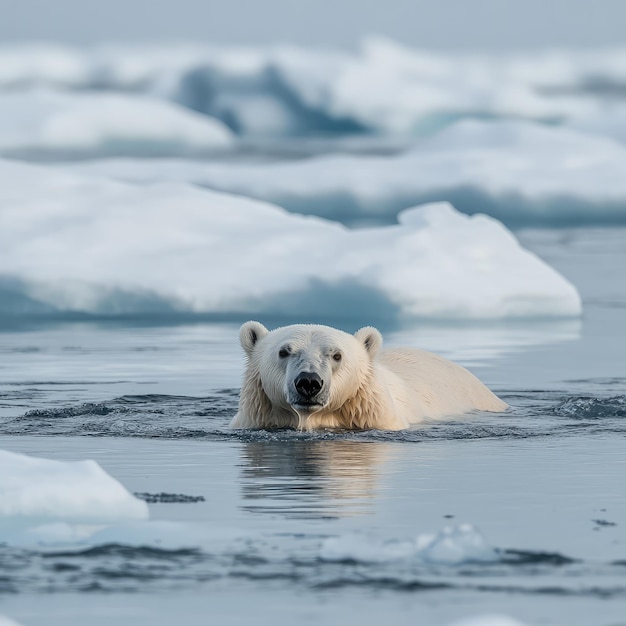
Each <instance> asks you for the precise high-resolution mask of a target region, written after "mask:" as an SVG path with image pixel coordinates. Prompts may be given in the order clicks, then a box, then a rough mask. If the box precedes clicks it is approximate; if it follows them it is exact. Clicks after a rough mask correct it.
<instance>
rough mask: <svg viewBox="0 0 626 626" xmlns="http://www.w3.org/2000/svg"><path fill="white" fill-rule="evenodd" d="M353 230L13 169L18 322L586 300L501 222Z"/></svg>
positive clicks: (430, 311) (480, 307)
mask: <svg viewBox="0 0 626 626" xmlns="http://www.w3.org/2000/svg"><path fill="white" fill-rule="evenodd" d="M399 221H400V223H399V224H397V225H393V226H387V227H381V228H372V229H362V230H349V229H347V228H345V227H344V226H342V225H340V224H338V223H335V222H330V221H326V220H323V219H320V218H316V217H310V216H309V217H303V216H298V215H293V214H290V213H288V212H286V211H284V210H283V209H281V208H279V207H276V206H273V205H269V204H265V203H261V202H258V201H255V200H249V199H245V198H240V197H237V196H232V195H227V194H222V193H216V192H210V191H205V190H200V189H196V188H193V187H189V186H185V185H181V184H156V185H146V186H136V185H131V184H127V183H120V182H116V181H110V180H107V179H98V178H89V177H83V176H78V175H75V174H73V173H69V172H65V171H63V170H59V169H54V168H43V167H36V166H31V165H25V164H20V163H13V162H10V161H4V162H0V268H1V270H2V275H3V280H2V282H1V283H0V290H2V292H3V293H2V298H1V299H0V302H1V303H2V308H3V311H2V312H3V313H5V314H21V313H24V312H30V313H50V312H54V311H76V312H84V313H92V314H100V315H115V314H133V313H134V314H144V313H155V312H156V313H169V314H173V313H181V312H185V313H204V314H206V313H210V314H220V315H233V314H235V315H238V316H239V317H241V316H245V317H250V316H261V315H274V316H279V317H283V318H284V317H285V316H291V317H300V319H302V318H305V319H309V320H310V319H314V318H317V319H320V318H324V319H327V320H328V319H331V318H332V319H352V318H354V317H355V316H358V315H361V314H362V311H363V307H364V306H365V305H367V307H368V311H369V313H370V315H371V316H372V318H378V319H393V320H397V319H410V318H425V317H426V318H437V319H440V318H447V319H485V318H487V319H496V318H510V317H513V318H517V317H526V318H528V317H535V318H536V317H554V316H557V317H563V316H577V315H579V314H580V312H581V301H580V297H579V295H578V293H577V291H576V289H575V288H574V287H573V286H572V285H571V284H570V283H569V282H567V281H566V280H565V279H564V278H563V277H562V276H560V275H559V274H558V273H557V272H555V271H554V270H553V269H551V268H550V267H549V266H548V265H546V264H545V263H544V262H543V261H541V260H540V259H539V258H538V257H536V256H535V255H533V254H531V253H529V252H528V251H526V250H524V249H523V248H522V247H521V246H520V245H519V243H518V242H517V240H516V239H515V237H514V236H513V235H512V234H511V233H510V232H509V231H508V230H507V229H506V228H505V227H504V226H503V225H502V224H500V223H499V222H497V221H496V220H494V219H492V218H489V217H487V216H484V215H476V216H473V217H469V216H466V215H463V214H461V213H459V212H457V211H456V210H455V209H454V208H453V207H452V206H451V205H449V204H446V203H439V204H431V205H426V206H423V207H418V208H414V209H411V210H408V211H405V212H403V213H401V214H400V216H399Z"/></svg>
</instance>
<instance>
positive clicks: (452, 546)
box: [320, 524, 498, 565]
mask: <svg viewBox="0 0 626 626" xmlns="http://www.w3.org/2000/svg"><path fill="white" fill-rule="evenodd" d="M320 557H321V558H322V560H324V561H355V562H363V563H384V562H387V561H401V560H405V559H417V560H419V561H421V562H423V563H426V564H429V565H458V564H461V563H468V562H477V561H478V562H491V561H494V560H497V559H498V553H497V552H496V550H494V549H493V548H492V547H491V546H489V545H488V544H487V542H486V541H485V539H484V537H483V536H482V535H481V534H480V532H479V531H478V530H477V529H476V528H474V527H473V526H471V525H470V524H463V525H460V526H450V527H446V528H444V529H443V530H441V531H440V532H439V533H437V534H436V535H430V534H425V535H418V536H417V537H416V538H415V540H414V541H400V540H397V539H393V540H381V539H378V538H375V537H369V536H367V535H364V534H358V533H353V534H347V535H340V536H337V537H329V538H328V539H325V540H324V542H323V543H322V545H321V548H320Z"/></svg>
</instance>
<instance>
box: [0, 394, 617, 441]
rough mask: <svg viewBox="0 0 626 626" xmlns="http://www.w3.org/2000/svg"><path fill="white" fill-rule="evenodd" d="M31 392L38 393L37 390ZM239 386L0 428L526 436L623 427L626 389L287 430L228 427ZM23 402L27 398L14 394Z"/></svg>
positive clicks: (128, 399) (358, 436) (32, 415)
mask: <svg viewBox="0 0 626 626" xmlns="http://www.w3.org/2000/svg"><path fill="white" fill-rule="evenodd" d="M30 393H32V394H34V396H37V394H39V391H38V390H37V389H33V390H31V391H30ZM238 395H239V390H237V389H223V390H220V391H216V392H214V393H213V394H211V395H209V396H206V397H202V398H197V397H189V396H167V395H158V394H147V395H135V396H122V397H120V398H115V399H113V400H110V401H106V402H99V403H91V402H89V403H83V404H78V405H74V406H61V407H50V408H43V409H36V410H31V411H27V412H25V413H23V414H22V415H19V416H17V417H11V418H6V419H5V420H3V422H2V423H1V424H0V434H5V435H8V434H12V435H29V434H38V435H39V434H46V435H65V436H77V435H78V436H80V435H83V436H92V437H107V436H113V437H140V438H162V439H210V440H216V439H217V440H219V439H228V440H231V439H239V440H242V441H248V442H254V441H259V442H261V441H265V442H273V441H311V440H320V441H323V440H329V439H333V440H334V439H350V440H356V441H394V442H406V443H415V442H423V441H431V440H444V441H448V440H465V439H500V438H503V439H526V438H530V437H548V436H553V435H560V436H563V435H565V436H567V435H568V434H579V433H580V431H581V429H585V430H586V431H588V432H589V433H596V432H620V433H623V432H626V421H625V420H623V419H622V418H623V417H625V416H626V396H624V395H617V396H610V397H593V396H591V397H581V396H574V397H567V396H565V397H564V394H563V393H559V392H545V391H537V390H533V391H526V392H515V393H511V394H504V395H503V398H504V399H505V400H506V401H507V402H509V404H510V405H511V406H512V408H511V409H510V410H509V411H507V412H506V413H504V414H484V413H483V414H476V415H471V416H464V417H461V418H454V419H450V420H447V421H442V422H426V423H423V424H419V425H417V426H415V427H414V428H412V429H411V430H407V431H400V432H387V431H362V432H348V431H319V432H313V433H305V432H297V431H292V430H274V431H231V430H229V429H228V423H229V421H230V419H231V418H232V416H233V415H234V414H235V413H236V411H237V402H238ZM19 400H20V402H21V403H23V402H24V400H27V398H26V397H25V395H24V392H21V393H20V397H19Z"/></svg>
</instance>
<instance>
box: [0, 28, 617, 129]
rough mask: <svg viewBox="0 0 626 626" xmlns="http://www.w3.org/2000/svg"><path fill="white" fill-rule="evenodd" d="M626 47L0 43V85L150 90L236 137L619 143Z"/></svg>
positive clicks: (374, 42)
mask: <svg viewBox="0 0 626 626" xmlns="http://www.w3.org/2000/svg"><path fill="white" fill-rule="evenodd" d="M625 67H626V48H617V49H612V50H596V51H593V50H592V51H567V50H563V51H554V50H553V51H545V52H540V53H536V54H515V55H498V56H497V57H495V56H487V55H467V54H462V55H461V54H442V53H434V52H428V51H424V50H414V49H411V48H408V47H405V46H401V45H398V44H395V43H393V42H391V41H386V40H383V39H376V38H372V39H368V40H366V41H365V42H364V43H363V45H362V46H361V47H360V49H359V50H358V51H356V52H353V53H350V52H340V51H326V50H315V49H306V48H298V47H287V46H272V47H261V48H232V47H210V46H202V45H170V46H120V45H109V46H100V47H96V48H91V49H87V50H83V49H78V48H70V47H64V46H54V45H42V44H37V45H31V46H28V45H5V46H3V47H1V48H0V89H2V88H4V89H26V88H32V87H50V86H54V87H61V88H65V89H85V88H92V89H94V88H95V89H103V90H111V91H126V92H128V91H134V92H146V93H153V94H156V95H158V96H160V97H163V98H167V99H170V100H173V101H175V102H179V103H180V104H182V105H184V106H186V107H188V108H190V109H193V110H196V111H199V112H201V113H204V114H207V115H211V116H215V117H218V118H220V119H222V120H223V121H224V122H226V123H227V124H228V125H229V126H230V127H231V128H232V129H233V130H235V131H236V132H238V133H240V134H242V135H266V136H267V135H272V136H289V135H306V134H311V133H319V132H327V133H332V134H343V133H355V132H372V133H391V134H416V135H423V134H430V133H432V132H433V131H435V130H437V129H439V128H441V127H443V126H447V125H448V124H450V123H452V122H454V121H455V120H458V119H460V118H512V119H519V118H525V119H531V120H537V121H540V122H545V123H559V124H571V125H574V126H584V127H587V128H593V129H594V132H597V133H608V134H610V135H612V136H613V135H615V136H619V137H621V138H622V139H626V128H625V127H624V118H625V111H626V103H625V102H624V99H623V93H624V92H623V88H624V85H625V84H626V70H625V69H624V68H625Z"/></svg>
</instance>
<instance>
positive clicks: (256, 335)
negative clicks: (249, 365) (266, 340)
mask: <svg viewBox="0 0 626 626" xmlns="http://www.w3.org/2000/svg"><path fill="white" fill-rule="evenodd" d="M269 332H270V331H269V330H267V328H265V326H263V324H261V322H246V323H245V324H244V325H243V326H242V327H241V328H240V329H239V343H240V344H241V347H242V348H243V349H244V350H245V351H246V354H247V355H248V356H250V355H251V354H252V351H253V350H254V346H255V345H256V343H257V341H259V339H263V337H265V335H267V333H269Z"/></svg>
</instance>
